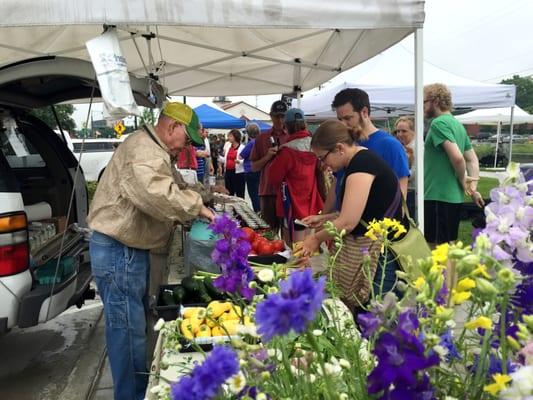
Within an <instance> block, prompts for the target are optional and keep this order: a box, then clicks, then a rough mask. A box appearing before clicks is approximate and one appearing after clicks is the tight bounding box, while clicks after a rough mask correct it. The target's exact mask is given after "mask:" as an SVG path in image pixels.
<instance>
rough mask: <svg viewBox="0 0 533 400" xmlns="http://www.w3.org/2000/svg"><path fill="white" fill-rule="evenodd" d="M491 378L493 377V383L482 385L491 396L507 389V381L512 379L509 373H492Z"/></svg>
mask: <svg viewBox="0 0 533 400" xmlns="http://www.w3.org/2000/svg"><path fill="white" fill-rule="evenodd" d="M492 379H494V383H491V384H490V385H485V386H483V390H484V391H485V392H489V393H490V394H491V395H493V396H496V395H497V394H498V393H499V392H500V391H502V390H504V389H507V383H509V382H510V381H511V380H512V378H511V377H510V376H509V375H502V374H494V375H492Z"/></svg>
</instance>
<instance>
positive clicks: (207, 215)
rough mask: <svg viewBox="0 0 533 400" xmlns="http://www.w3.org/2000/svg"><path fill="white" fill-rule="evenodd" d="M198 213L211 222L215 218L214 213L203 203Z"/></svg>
mask: <svg viewBox="0 0 533 400" xmlns="http://www.w3.org/2000/svg"><path fill="white" fill-rule="evenodd" d="M199 215H200V216H201V217H204V218H207V219H208V220H209V221H210V222H213V221H214V220H215V213H214V212H213V211H211V210H210V209H209V208H207V207H206V206H204V205H202V208H201V209H200V214H199Z"/></svg>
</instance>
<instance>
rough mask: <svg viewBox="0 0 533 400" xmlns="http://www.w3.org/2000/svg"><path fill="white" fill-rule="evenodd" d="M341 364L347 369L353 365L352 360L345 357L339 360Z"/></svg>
mask: <svg viewBox="0 0 533 400" xmlns="http://www.w3.org/2000/svg"><path fill="white" fill-rule="evenodd" d="M339 365H340V366H341V367H342V368H345V369H348V368H350V367H351V365H350V361H348V360H345V359H344V358H341V359H340V360H339Z"/></svg>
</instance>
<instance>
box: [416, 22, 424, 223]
mask: <svg viewBox="0 0 533 400" xmlns="http://www.w3.org/2000/svg"><path fill="white" fill-rule="evenodd" d="M423 39H424V36H423V29H422V28H418V29H417V30H416V31H415V132H416V139H415V154H416V156H415V170H416V183H415V184H416V216H417V222H418V226H419V228H420V230H421V231H422V232H424V79H423V68H424V65H423V62H424V55H423V49H424V46H423V43H424V42H423Z"/></svg>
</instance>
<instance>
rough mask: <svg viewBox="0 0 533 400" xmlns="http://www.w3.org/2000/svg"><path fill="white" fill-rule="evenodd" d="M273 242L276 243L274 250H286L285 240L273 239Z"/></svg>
mask: <svg viewBox="0 0 533 400" xmlns="http://www.w3.org/2000/svg"><path fill="white" fill-rule="evenodd" d="M272 244H273V245H274V251H283V250H285V242H284V241H283V240H273V241H272Z"/></svg>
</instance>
